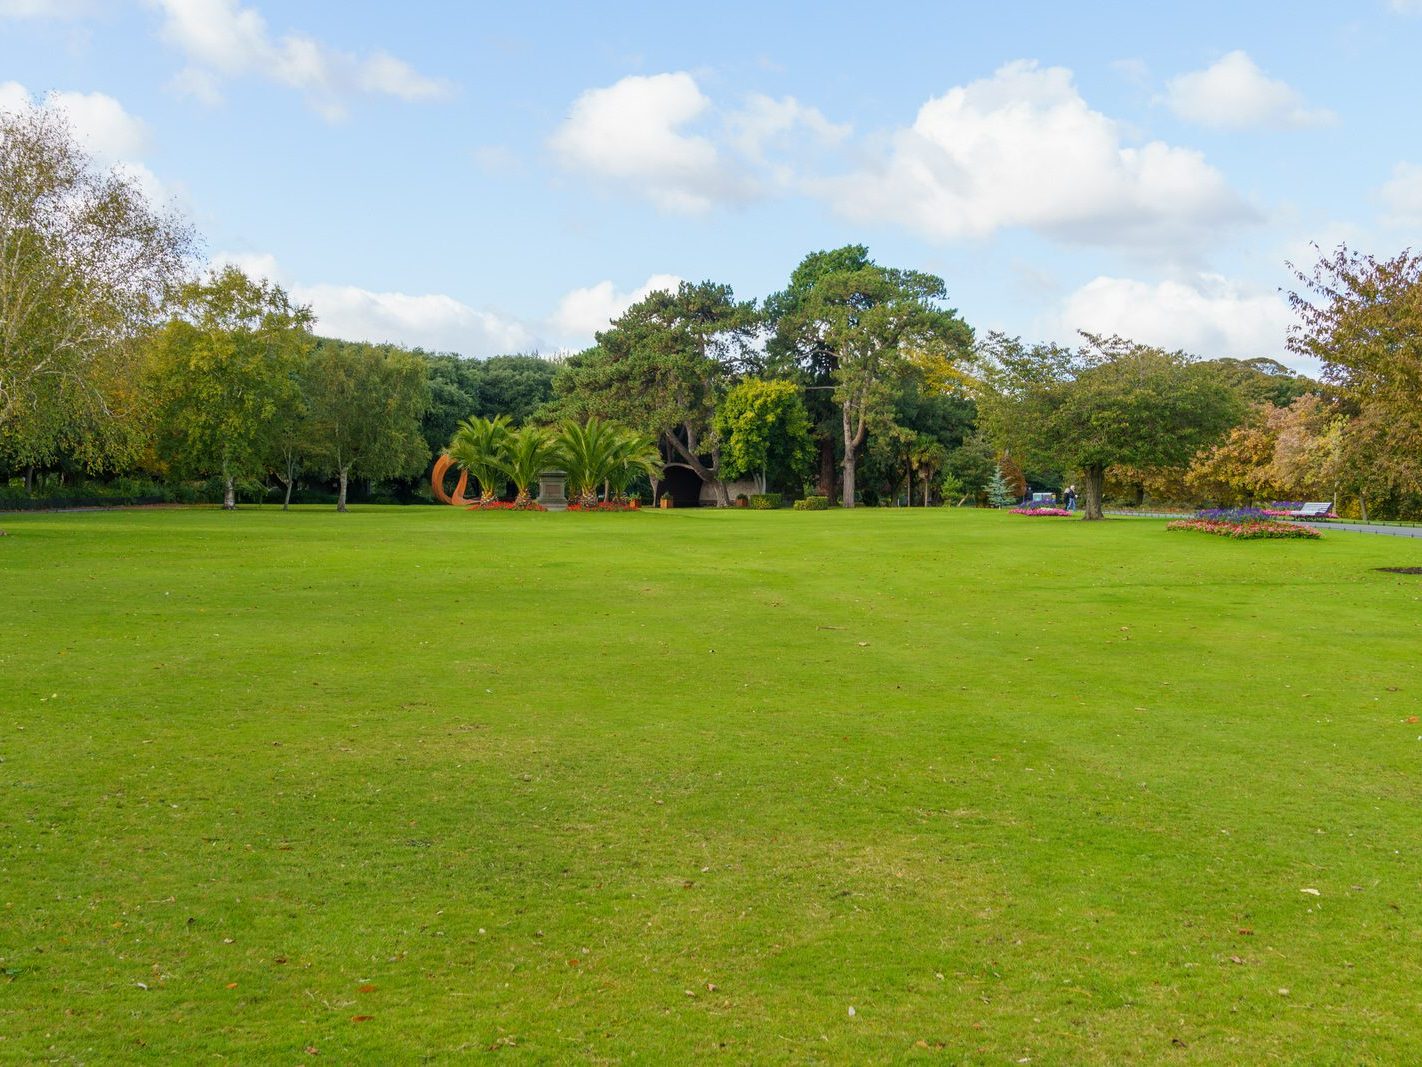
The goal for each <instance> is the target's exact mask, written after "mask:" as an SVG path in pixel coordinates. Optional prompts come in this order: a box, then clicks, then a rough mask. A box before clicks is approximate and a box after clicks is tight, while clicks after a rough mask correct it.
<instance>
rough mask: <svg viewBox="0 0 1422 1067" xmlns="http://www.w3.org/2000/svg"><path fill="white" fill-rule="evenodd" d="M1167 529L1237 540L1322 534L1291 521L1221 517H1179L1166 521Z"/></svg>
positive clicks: (1284, 538)
mask: <svg viewBox="0 0 1422 1067" xmlns="http://www.w3.org/2000/svg"><path fill="white" fill-rule="evenodd" d="M1165 528H1166V529H1167V530H1199V531H1200V532H1201V533H1209V534H1215V535H1217V536H1219V537H1233V538H1234V539H1235V540H1237V541H1260V540H1289V539H1292V538H1297V539H1300V540H1305V541H1306V540H1310V539H1314V538H1318V537H1320V536H1322V535H1321V534H1320V533H1319V532H1318V531H1317V530H1315V529H1313V528H1312V527H1309V526H1300V525H1298V524H1297V523H1293V522H1275V521H1273V520H1263V519H1247V520H1245V521H1244V522H1225V521H1223V520H1221V519H1180V520H1178V521H1176V522H1172V523H1168V524H1167V525H1166V527H1165Z"/></svg>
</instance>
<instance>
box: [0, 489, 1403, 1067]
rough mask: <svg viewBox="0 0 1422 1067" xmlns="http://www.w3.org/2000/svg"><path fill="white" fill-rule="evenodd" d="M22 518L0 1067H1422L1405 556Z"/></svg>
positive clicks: (701, 517)
mask: <svg viewBox="0 0 1422 1067" xmlns="http://www.w3.org/2000/svg"><path fill="white" fill-rule="evenodd" d="M1164 525H1165V524H1164V522H1145V521H1108V522H1104V523H1096V524H1088V523H1082V522H1078V521H1073V520H1047V519H1035V520H1034V519H1024V518H1018V517H1015V516H1008V515H1002V514H995V513H985V512H969V511H946V510H915V511H885V510H872V511H870V510H860V511H858V512H826V513H817V514H803V513H792V512H773V513H761V512H746V511H732V512H715V511H682V512H664V513H643V514H635V515H515V514H492V515H479V514H469V513H465V512H461V511H456V510H454V509H452V508H444V509H440V508H423V509H419V508H409V509H403V510H401V509H382V508H360V509H356V510H355V511H354V512H352V513H351V514H349V515H344V516H342V515H337V514H334V513H333V512H331V511H328V510H320V511H315V510H311V511H308V510H300V511H296V512H292V513H290V514H282V513H280V512H278V511H273V510H269V509H261V510H258V509H249V510H245V511H242V512H239V513H237V514H222V513H220V512H216V511H205V510H193V511H146V512H115V513H102V514H67V515H66V514H54V515H26V516H18V517H17V516H5V517H4V519H3V522H0V526H3V527H4V528H5V529H7V530H8V531H9V534H10V536H8V537H6V538H4V539H3V540H0V604H3V610H4V614H3V640H0V760H3V762H0V1061H3V1062H46V1061H56V1062H64V1063H69V1062H85V1063H103V1062H114V1061H123V1060H130V1059H131V1060H146V1061H149V1062H154V1063H176V1062H195V1061H211V1060H215V1059H217V1058H219V1057H221V1058H225V1059H226V1060H227V1061H234V1062H245V1063H269V1062H270V1063H291V1064H295V1063H300V1062H320V1061H319V1060H318V1061H313V1060H312V1059H311V1056H312V1054H313V1050H314V1053H315V1054H319V1056H320V1057H322V1058H323V1059H324V1060H326V1061H335V1062H344V1063H351V1062H367V1063H377V1062H379V1063H403V1062H418V1061H420V1060H422V1059H425V1058H428V1059H432V1060H436V1061H439V1060H445V1059H457V1058H463V1057H467V1056H472V1054H474V1053H478V1054H480V1055H487V1054H497V1055H499V1056H503V1057H506V1058H509V1057H511V1058H513V1059H516V1060H524V1061H534V1062H536V1061H554V1060H558V1061H566V1060H586V1061H591V1062H603V1063H621V1062H628V1061H632V1060H634V1059H635V1060H636V1061H638V1062H654V1063H670V1062H688V1061H690V1060H692V1059H699V1058H707V1057H711V1056H713V1055H720V1056H722V1057H724V1059H725V1060H726V1061H727V1062H747V1061H753V1062H781V1061H784V1062H797V1063H820V1062H832V1063H844V1062H868V1061H874V1062H886V1061H898V1060H908V1061H912V1060H915V1059H920V1058H921V1059H924V1060H936V1059H943V1060H946V1061H952V1062H959V1061H966V1062H982V1063H1017V1062H1022V1061H1024V1060H1026V1059H1028V1058H1030V1060H1031V1062H1032V1063H1034V1064H1043V1063H1074V1064H1081V1063H1119V1062H1123V1061H1127V1060H1134V1061H1137V1062H1169V1063H1206V1062H1208V1063H1219V1062H1228V1061H1233V1062H1248V1061H1254V1062H1258V1061H1261V1060H1265V1059H1269V1060H1289V1061H1296V1062H1302V1063H1314V1064H1316V1063H1335V1062H1336V1063H1350V1064H1351V1063H1365V1062H1392V1063H1402V1062H1414V1063H1415V1062H1419V1061H1422V1027H1419V1026H1418V1019H1419V1018H1422V810H1419V802H1422V737H1419V735H1422V724H1419V723H1417V722H1416V721H1415V719H1413V718H1412V717H1414V716H1416V715H1417V714H1418V713H1419V712H1422V675H1419V672H1418V663H1419V657H1422V577H1407V576H1401V575H1393V574H1383V573H1378V572H1377V571H1375V570H1374V568H1375V567H1378V566H1417V565H1422V542H1417V541H1412V540H1406V539H1401V538H1397V539H1394V538H1387V537H1364V536H1360V535H1354V534H1346V533H1341V532H1333V533H1329V534H1326V536H1325V538H1324V540H1322V541H1319V542H1314V543H1306V542H1243V543H1235V542H1230V541H1227V540H1225V539H1222V538H1212V537H1208V536H1204V535H1199V534H1191V533H1167V532H1166V531H1165V529H1164Z"/></svg>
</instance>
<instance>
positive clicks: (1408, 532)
mask: <svg viewBox="0 0 1422 1067" xmlns="http://www.w3.org/2000/svg"><path fill="white" fill-rule="evenodd" d="M1318 525H1319V526H1322V527H1323V528H1324V529H1328V530H1352V531H1353V532H1354V533H1371V534H1386V535H1387V536H1388V537H1422V526H1375V525H1373V524H1372V523H1370V522H1321V523H1318Z"/></svg>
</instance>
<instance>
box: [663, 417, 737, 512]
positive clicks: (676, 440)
mask: <svg viewBox="0 0 1422 1067" xmlns="http://www.w3.org/2000/svg"><path fill="white" fill-rule="evenodd" d="M663 436H664V437H665V438H666V439H667V440H668V441H669V442H670V443H671V446H672V449H673V450H674V451H675V452H677V453H678V454H679V455H680V456H681V458H682V460H683V461H684V462H685V463H686V465H687V466H688V467H690V468H691V470H692V472H693V473H694V474H695V475H696V476H697V477H698V478H700V479H701V480H702V481H703V482H706V483H709V484H710V486H711V491H712V492H714V493H715V494H716V506H717V507H718V508H728V507H730V506H731V491H730V490H729V489H727V488H726V483H725V482H723V481H722V480H721V478H720V475H719V474H718V473H717V472H718V471H719V469H720V464H717V465H716V466H715V467H708V466H706V464H704V463H702V462H701V457H700V456H699V455H697V454H696V440H695V438H694V437H692V436H691V433H690V431H688V433H687V436H688V437H691V446H690V447H687V446H686V445H684V444H682V441H681V438H680V437H678V436H677V435H676V434H674V433H668V434H664V435H663ZM698 496H699V494H698Z"/></svg>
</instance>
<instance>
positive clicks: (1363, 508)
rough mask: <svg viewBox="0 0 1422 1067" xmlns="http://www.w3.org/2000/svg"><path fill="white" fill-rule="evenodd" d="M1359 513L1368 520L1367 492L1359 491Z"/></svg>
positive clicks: (1365, 520)
mask: <svg viewBox="0 0 1422 1067" xmlns="http://www.w3.org/2000/svg"><path fill="white" fill-rule="evenodd" d="M1358 515H1359V517H1361V519H1362V520H1363V521H1364V522H1367V521H1368V496H1367V494H1366V493H1364V492H1362V491H1359V493H1358Z"/></svg>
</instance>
